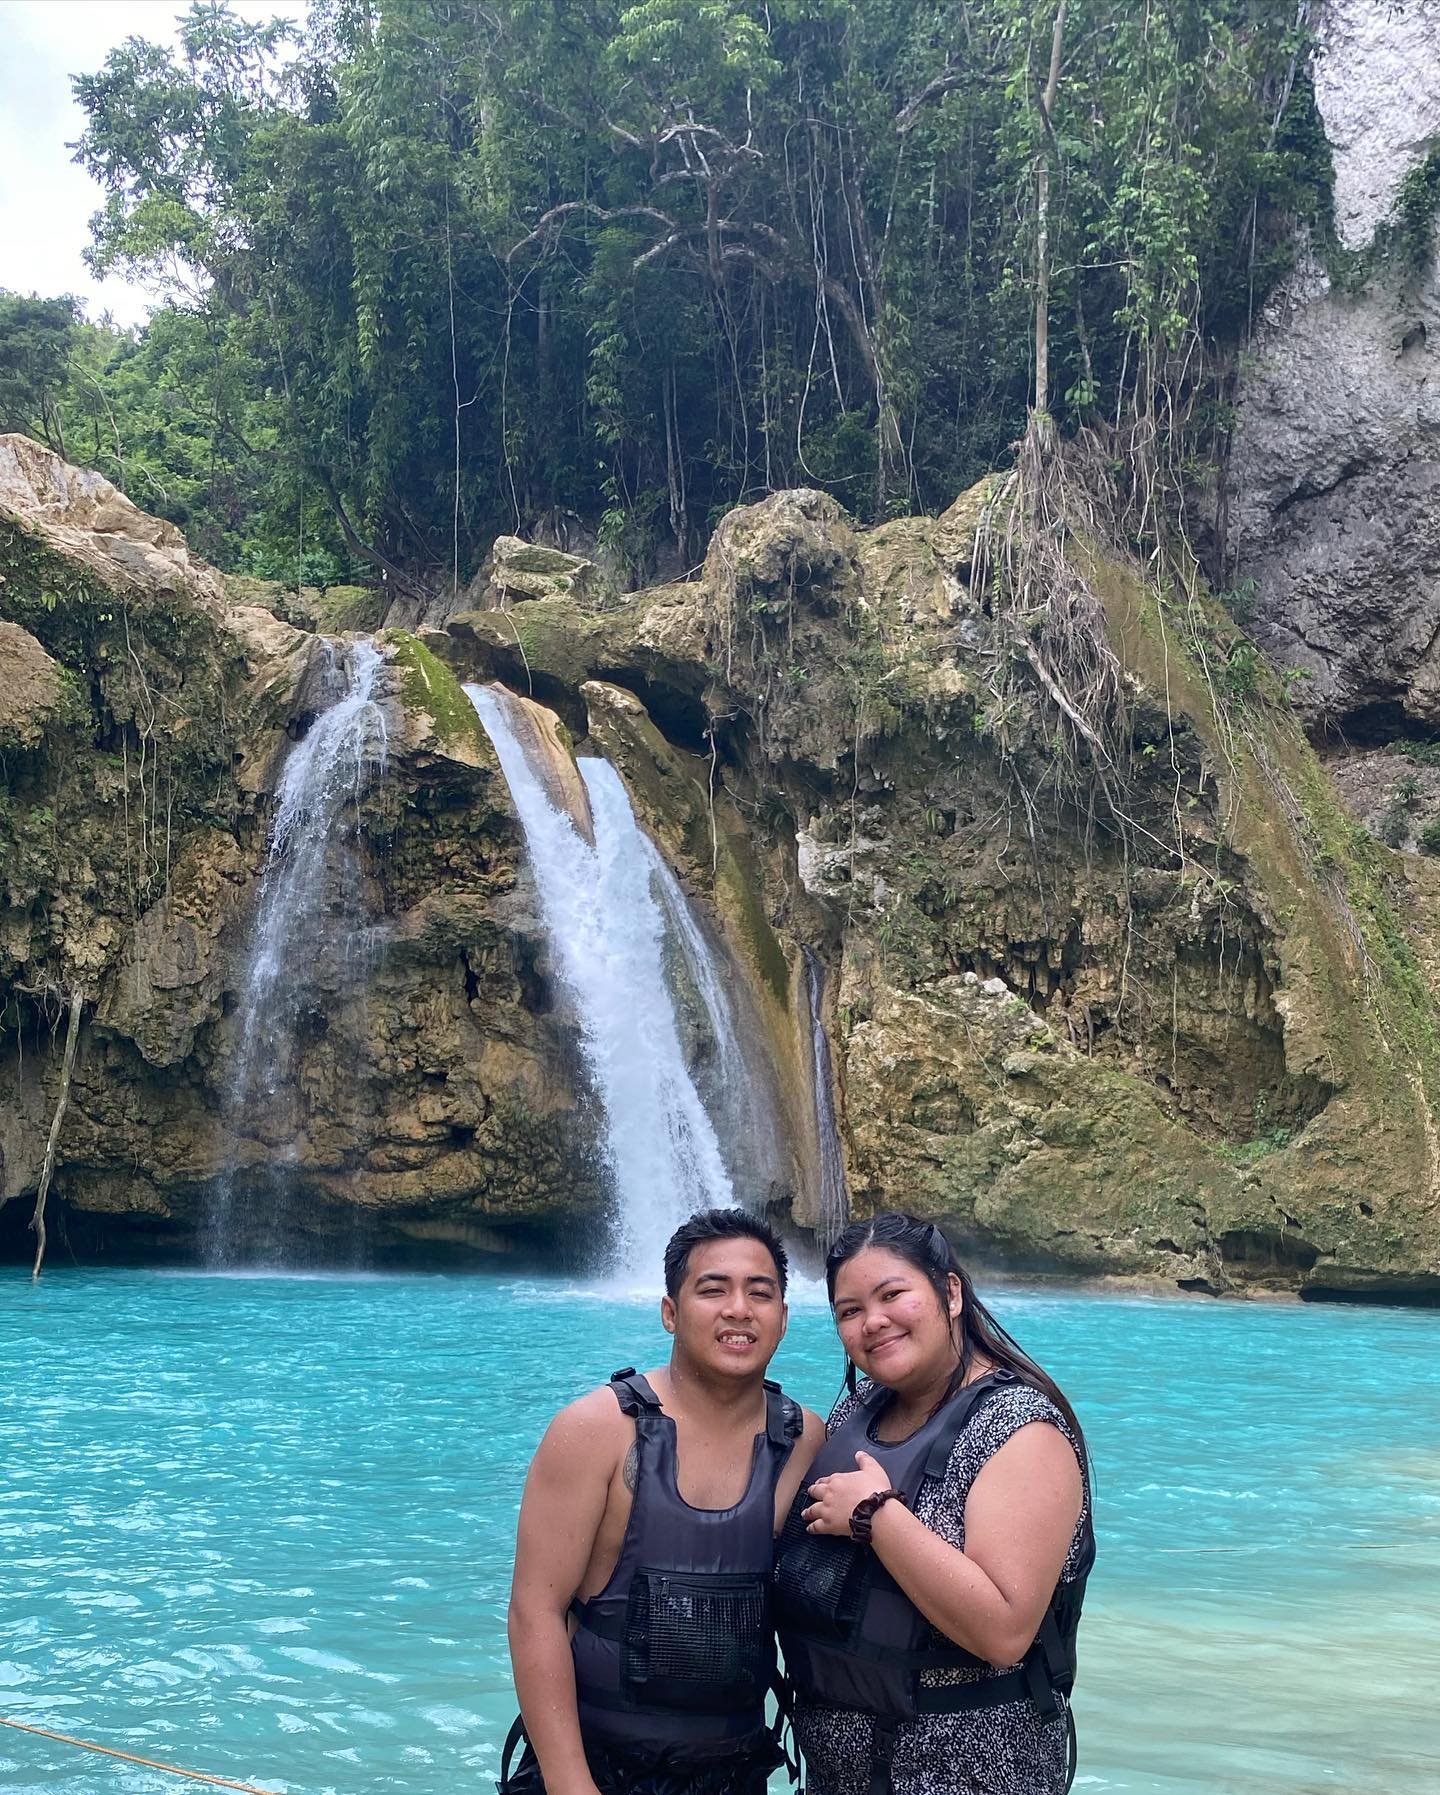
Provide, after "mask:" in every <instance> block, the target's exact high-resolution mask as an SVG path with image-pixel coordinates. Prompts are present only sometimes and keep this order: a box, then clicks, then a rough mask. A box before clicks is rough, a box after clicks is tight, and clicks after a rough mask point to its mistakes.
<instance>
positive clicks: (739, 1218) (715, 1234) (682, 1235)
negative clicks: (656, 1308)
mask: <svg viewBox="0 0 1440 1795" xmlns="http://www.w3.org/2000/svg"><path fill="white" fill-rule="evenodd" d="M712 1240H758V1241H759V1242H760V1244H761V1246H762V1247H764V1248H765V1250H766V1252H767V1253H769V1255H770V1257H771V1258H772V1259H773V1260H774V1261H775V1276H776V1279H777V1280H778V1282H779V1285H780V1294H781V1296H784V1294H785V1284H786V1279H787V1277H788V1275H789V1269H790V1268H789V1263H788V1261H787V1259H786V1256H785V1248H784V1247H783V1246H782V1245H781V1244H780V1236H779V1235H778V1234H777V1233H776V1232H775V1230H774V1229H773V1228H772V1227H771V1226H770V1224H769V1222H767V1221H765V1220H763V1219H762V1218H761V1217H760V1216H758V1215H751V1214H750V1212H749V1211H748V1210H746V1209H697V1210H696V1211H695V1213H694V1215H692V1216H691V1217H690V1219H689V1220H688V1221H685V1222H682V1223H681V1224H680V1226H679V1227H678V1228H677V1229H676V1230H675V1232H674V1233H673V1234H672V1235H671V1236H670V1239H669V1241H668V1242H667V1243H666V1246H665V1290H666V1294H667V1295H668V1296H669V1298H670V1300H671V1301H672V1302H673V1301H674V1300H675V1298H676V1297H677V1296H679V1294H680V1286H681V1285H682V1284H683V1283H684V1282H685V1273H686V1272H687V1271H688V1270H689V1269H690V1255H691V1253H693V1252H694V1251H695V1249H696V1247H701V1246H704V1245H705V1244H706V1243H707V1242H708V1241H712Z"/></svg>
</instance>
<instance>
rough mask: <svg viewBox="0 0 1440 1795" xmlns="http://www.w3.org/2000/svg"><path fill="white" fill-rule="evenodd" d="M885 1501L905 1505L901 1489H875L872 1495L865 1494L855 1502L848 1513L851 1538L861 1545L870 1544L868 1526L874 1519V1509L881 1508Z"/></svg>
mask: <svg viewBox="0 0 1440 1795" xmlns="http://www.w3.org/2000/svg"><path fill="white" fill-rule="evenodd" d="M887 1502H898V1503H899V1504H900V1506H901V1507H902V1508H904V1507H906V1506H907V1504H906V1501H905V1495H904V1492H903V1491H902V1490H876V1492H875V1494H874V1495H873V1496H866V1497H865V1498H864V1500H863V1501H860V1502H857V1503H856V1504H855V1507H854V1509H853V1510H852V1511H851V1515H850V1537H851V1539H853V1540H856V1541H858V1542H859V1544H860V1545H862V1546H868V1545H869V1544H870V1527H871V1523H872V1522H873V1521H874V1519H875V1511H876V1509H878V1508H883V1507H884V1506H885V1504H886V1503H887Z"/></svg>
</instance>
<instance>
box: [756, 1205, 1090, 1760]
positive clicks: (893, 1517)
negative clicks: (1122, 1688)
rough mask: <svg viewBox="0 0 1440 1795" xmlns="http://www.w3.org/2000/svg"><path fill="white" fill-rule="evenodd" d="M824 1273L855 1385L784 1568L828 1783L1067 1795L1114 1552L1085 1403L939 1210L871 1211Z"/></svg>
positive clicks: (799, 1712)
mask: <svg viewBox="0 0 1440 1795" xmlns="http://www.w3.org/2000/svg"><path fill="white" fill-rule="evenodd" d="M825 1278H826V1283H827V1285H828V1288H829V1292H830V1301H831V1305H832V1307H833V1309H834V1313H835V1323H836V1326H837V1328H838V1329H839V1332H840V1339H841V1341H842V1343H843V1345H844V1347H845V1350H846V1353H847V1354H848V1361H849V1362H848V1366H847V1380H848V1382H849V1385H850V1392H851V1393H850V1395H849V1396H847V1397H845V1398H844V1399H842V1401H841V1402H840V1404H839V1405H838V1406H837V1408H836V1410H835V1412H834V1414H833V1415H832V1416H831V1417H830V1422H829V1427H828V1437H827V1440H826V1444H825V1446H824V1447H823V1448H822V1449H821V1452H820V1455H819V1457H818V1458H817V1459H816V1461H815V1465H814V1468H813V1472H812V1478H811V1481H810V1484H809V1487H808V1490H802V1492H801V1494H800V1495H799V1497H798V1498H797V1499H796V1502H795V1505H794V1507H793V1509H792V1511H791V1515H790V1520H789V1522H788V1523H787V1526H786V1528H785V1531H784V1534H783V1536H782V1538H781V1542H780V1554H779V1562H778V1567H777V1573H776V1575H777V1585H778V1598H779V1617H780V1641H781V1645H782V1647H783V1649H784V1653H785V1664H786V1670H787V1673H788V1675H789V1677H790V1679H791V1681H792V1684H793V1686H794V1690H795V1701H796V1715H795V1731H796V1737H797V1738H798V1740H799V1743H800V1748H801V1751H802V1752H803V1754H804V1757H805V1761H806V1765H807V1767H808V1770H809V1773H810V1779H809V1789H810V1795H887V1791H892V1790H893V1791H894V1795H979V1792H981V1791H983V1795H1061V1791H1063V1790H1065V1789H1067V1788H1068V1787H1069V1785H1070V1781H1071V1779H1072V1778H1073V1776H1074V1750H1073V1731H1072V1726H1071V1721H1070V1713H1069V1692H1070V1687H1071V1684H1072V1683H1073V1680H1074V1638H1075V1626H1076V1623H1077V1622H1078V1620H1079V1615H1080V1602H1081V1599H1082V1597H1083V1594H1084V1587H1085V1578H1086V1576H1087V1575H1088V1573H1089V1570H1090V1566H1091V1564H1092V1562H1093V1560H1094V1555H1095V1543H1094V1534H1093V1532H1092V1529H1091V1521H1090V1495H1089V1480H1088V1476H1087V1472H1086V1457H1085V1446H1084V1440H1083V1438H1082V1435H1081V1432H1080V1426H1079V1423H1078V1422H1077V1421H1076V1419H1075V1415H1074V1412H1073V1411H1072V1409H1071V1408H1070V1405H1069V1403H1068V1402H1066V1400H1065V1398H1064V1396H1062V1395H1061V1393H1060V1391H1059V1390H1058V1389H1057V1388H1056V1386H1055V1385H1054V1384H1053V1383H1052V1382H1051V1380H1050V1379H1049V1378H1048V1377H1047V1376H1046V1375H1045V1373H1044V1372H1043V1371H1041V1370H1040V1368H1039V1367H1038V1366H1037V1365H1035V1364H1034V1363H1033V1362H1032V1361H1031V1360H1030V1359H1028V1358H1027V1357H1026V1356H1025V1354H1024V1353H1023V1352H1021V1350H1020V1348H1019V1347H1018V1346H1017V1345H1016V1344H1015V1342H1014V1341H1013V1340H1012V1339H1011V1338H1010V1336H1009V1335H1008V1334H1007V1333H1006V1332H1005V1330H1004V1329H1003V1328H1001V1327H1000V1326H999V1325H998V1323H997V1322H996V1321H995V1320H994V1319H993V1317H992V1316H991V1315H990V1314H989V1313H988V1311H987V1310H986V1308H985V1306H984V1304H983V1303H981V1302H980V1301H979V1299H978V1298H977V1297H976V1295H975V1291H974V1287H973V1286H972V1284H971V1282H970V1279H969V1277H968V1276H967V1274H966V1273H965V1271H964V1269H963V1268H962V1267H961V1265H960V1264H959V1262H958V1261H957V1260H956V1258H955V1256H954V1254H953V1253H952V1251H951V1250H950V1245H949V1243H948V1241H947V1240H946V1239H945V1236H944V1235H943V1234H942V1233H941V1232H940V1230H939V1229H938V1228H937V1227H935V1226H934V1225H933V1223H927V1222H920V1221H917V1220H916V1219H915V1218H914V1217H913V1216H909V1215H898V1214H893V1213H892V1214H884V1215H878V1216H876V1217H875V1219H874V1220H873V1221H868V1222H857V1223H855V1224H854V1225H852V1226H851V1227H849V1228H847V1229H846V1230H845V1232H844V1233H843V1234H842V1235H841V1236H840V1238H839V1239H838V1240H837V1241H836V1242H835V1245H834V1246H833V1247H832V1248H831V1251H830V1255H829V1257H828V1259H827V1260H826V1264H825ZM857 1370H858V1371H860V1372H863V1373H864V1374H865V1376H866V1378H867V1379H868V1380H869V1381H868V1382H866V1383H864V1384H862V1385H861V1386H860V1387H859V1388H858V1390H857V1389H856V1386H855V1373H856V1371H857Z"/></svg>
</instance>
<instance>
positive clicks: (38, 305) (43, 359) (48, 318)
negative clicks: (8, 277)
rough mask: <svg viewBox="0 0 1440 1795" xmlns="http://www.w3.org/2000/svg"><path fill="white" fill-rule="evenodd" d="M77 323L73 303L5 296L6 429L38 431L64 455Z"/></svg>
mask: <svg viewBox="0 0 1440 1795" xmlns="http://www.w3.org/2000/svg"><path fill="white" fill-rule="evenodd" d="M77 321H78V312H77V308H76V304H75V301H74V300H73V299H69V298H65V299H34V298H31V299H26V298H25V297H24V296H23V295H22V294H19V293H5V292H0V430H19V431H26V432H30V433H33V434H34V435H36V436H38V437H39V438H40V440H41V441H42V442H45V443H48V444H49V446H50V447H51V448H52V449H55V450H57V451H58V452H59V453H61V454H63V453H64V450H65V438H64V433H63V428H62V424H61V419H60V401H61V395H62V393H63V392H64V390H65V385H66V371H67V367H68V364H69V360H70V352H71V347H72V344H73V341H74V337H75V332H76V327H77Z"/></svg>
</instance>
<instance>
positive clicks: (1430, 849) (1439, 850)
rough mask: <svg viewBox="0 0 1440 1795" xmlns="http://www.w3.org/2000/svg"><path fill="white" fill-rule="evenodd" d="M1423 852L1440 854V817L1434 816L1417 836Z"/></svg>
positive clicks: (1416, 843)
mask: <svg viewBox="0 0 1440 1795" xmlns="http://www.w3.org/2000/svg"><path fill="white" fill-rule="evenodd" d="M1415 845H1416V847H1418V848H1419V850H1420V852H1421V853H1422V854H1440V817H1435V818H1433V819H1432V820H1431V821H1430V822H1428V823H1426V825H1425V827H1424V828H1423V829H1422V830H1421V831H1420V833H1419V834H1418V835H1417V836H1416V837H1415Z"/></svg>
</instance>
